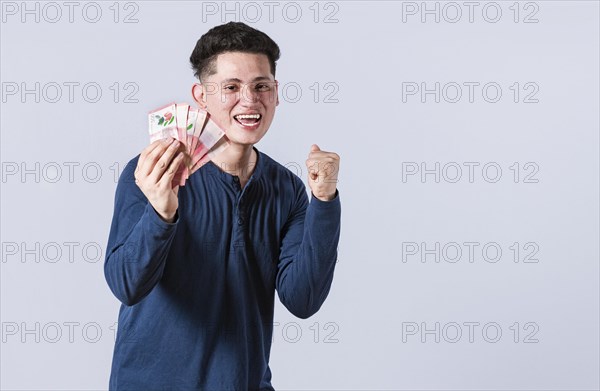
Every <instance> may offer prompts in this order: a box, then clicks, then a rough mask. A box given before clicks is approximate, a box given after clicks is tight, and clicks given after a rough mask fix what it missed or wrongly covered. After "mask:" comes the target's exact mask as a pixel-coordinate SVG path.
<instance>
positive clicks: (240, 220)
mask: <svg viewBox="0 0 600 391" xmlns="http://www.w3.org/2000/svg"><path fill="white" fill-rule="evenodd" d="M237 223H238V224H239V225H242V224H244V219H243V218H241V217H240V218H238V220H237Z"/></svg>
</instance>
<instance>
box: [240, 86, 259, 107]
mask: <svg viewBox="0 0 600 391" xmlns="http://www.w3.org/2000/svg"><path fill="white" fill-rule="evenodd" d="M258 99H259V95H258V92H257V91H254V88H252V87H251V86H248V85H244V87H243V88H242V96H241V97H240V100H241V101H242V102H247V103H256V102H258Z"/></svg>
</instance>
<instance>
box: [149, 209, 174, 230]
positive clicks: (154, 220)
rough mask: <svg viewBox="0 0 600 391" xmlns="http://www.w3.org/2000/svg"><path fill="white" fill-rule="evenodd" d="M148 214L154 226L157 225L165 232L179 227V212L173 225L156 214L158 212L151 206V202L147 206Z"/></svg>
mask: <svg viewBox="0 0 600 391" xmlns="http://www.w3.org/2000/svg"><path fill="white" fill-rule="evenodd" d="M146 213H148V216H149V218H150V221H151V222H152V223H153V224H156V225H157V226H159V227H160V228H162V229H164V230H168V229H172V228H174V227H175V226H176V225H177V222H179V210H177V211H176V212H175V220H174V221H173V222H172V223H167V222H166V221H164V220H163V219H162V218H161V217H160V216H159V215H158V213H157V212H156V210H154V207H153V206H152V204H150V202H148V204H146Z"/></svg>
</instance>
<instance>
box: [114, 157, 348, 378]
mask: <svg viewBox="0 0 600 391" xmlns="http://www.w3.org/2000/svg"><path fill="white" fill-rule="evenodd" d="M253 148H254V149H255V151H256V153H257V162H256V166H255V168H254V172H253V174H252V176H251V177H250V179H249V180H248V182H247V183H246V185H245V186H244V188H243V189H242V188H241V186H240V182H239V179H238V178H237V177H236V176H233V175H231V174H229V173H227V172H225V171H222V170H221V169H220V168H219V167H217V166H216V165H215V164H214V163H213V162H209V163H207V164H206V165H204V166H203V167H201V168H200V169H199V170H198V171H196V172H195V173H194V174H193V175H192V176H191V177H190V178H189V179H188V181H187V183H186V185H185V186H184V187H180V188H179V193H178V199H179V208H178V210H177V214H176V220H175V222H174V223H172V224H169V223H167V222H165V221H163V220H162V219H161V218H160V217H159V216H158V214H157V213H156V211H155V210H154V208H153V207H152V205H151V204H150V203H149V202H148V200H147V198H146V197H145V195H144V194H143V193H142V192H141V190H140V189H139V188H138V187H137V185H136V184H135V178H134V171H135V168H136V166H137V161H138V158H139V155H138V156H137V157H135V158H133V159H132V160H131V161H130V162H129V163H128V164H127V166H126V167H125V169H124V170H123V173H122V174H121V176H120V178H119V183H118V185H117V190H116V195H115V209H114V215H113V220H112V225H111V229H110V235H109V239H108V245H107V251H106V259H105V263H104V274H105V277H106V281H107V282H108V285H109V287H110V289H111V291H112V292H113V294H114V295H115V296H116V297H117V299H119V301H120V302H121V303H122V305H121V307H120V310H119V320H118V330H117V338H116V342H115V349H114V354H113V361H112V369H111V375H110V385H109V388H110V389H111V390H156V389H158V390H167V389H168V390H272V389H273V387H272V385H271V371H270V369H269V355H270V350H271V341H272V334H273V308H274V300H275V290H277V293H278V295H279V299H280V300H281V302H282V303H283V305H284V306H285V307H286V308H287V309H288V310H289V311H290V312H291V313H292V314H294V315H296V316H297V317H299V318H308V317H310V316H312V315H313V314H315V313H316V312H317V311H318V310H319V308H320V307H321V305H322V304H323V302H324V301H325V298H326V297H327V295H328V293H329V289H330V287H331V282H332V279H333V272H334V268H335V264H336V260H337V245H338V241H339V236H340V222H341V221H340V218H341V207H340V199H339V192H338V190H336V194H335V198H334V199H333V200H331V201H321V200H319V199H318V198H316V197H314V195H312V193H311V200H310V203H309V202H308V195H307V190H306V187H305V186H304V184H303V183H302V180H301V179H300V178H299V177H298V176H297V175H295V174H294V173H293V172H291V171H290V170H289V169H287V168H286V167H284V166H282V165H281V164H279V163H277V162H276V161H275V160H273V159H272V158H270V157H269V156H267V155H266V154H264V153H262V152H260V151H258V150H257V149H256V147H253Z"/></svg>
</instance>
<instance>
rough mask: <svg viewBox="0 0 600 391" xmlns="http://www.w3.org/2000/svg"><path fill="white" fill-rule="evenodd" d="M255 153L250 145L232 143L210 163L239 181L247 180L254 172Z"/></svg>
mask: <svg viewBox="0 0 600 391" xmlns="http://www.w3.org/2000/svg"><path fill="white" fill-rule="evenodd" d="M257 158H258V156H256V152H255V151H254V149H253V148H252V145H240V144H234V143H232V144H231V145H230V146H229V147H227V148H225V149H224V150H223V151H221V153H219V154H218V156H216V157H215V158H214V159H212V162H213V163H214V164H216V165H217V167H219V168H220V169H221V171H225V172H227V173H229V174H231V175H235V176H237V177H239V178H240V179H243V180H244V179H248V178H250V176H251V175H252V173H253V172H254V167H255V166H256V160H257Z"/></svg>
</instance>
